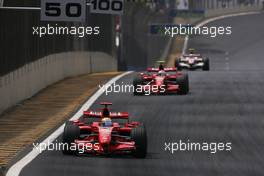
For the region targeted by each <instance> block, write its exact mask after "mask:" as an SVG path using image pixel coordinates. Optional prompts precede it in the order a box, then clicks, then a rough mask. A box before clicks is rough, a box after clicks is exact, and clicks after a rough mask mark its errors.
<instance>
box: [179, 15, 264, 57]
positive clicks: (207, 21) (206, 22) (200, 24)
mask: <svg viewBox="0 0 264 176" xmlns="http://www.w3.org/2000/svg"><path fill="white" fill-rule="evenodd" d="M259 13H261V12H243V13H237V14H229V15H222V16H218V17H214V18H209V19H207V20H205V21H202V22H200V23H199V24H197V25H196V27H202V26H204V25H206V24H208V23H210V22H213V21H216V20H221V19H224V18H229V17H236V16H242V15H253V14H259ZM188 41H189V36H188V35H187V36H186V37H185V40H184V44H183V49H182V55H183V54H185V53H186V50H187V47H188Z"/></svg>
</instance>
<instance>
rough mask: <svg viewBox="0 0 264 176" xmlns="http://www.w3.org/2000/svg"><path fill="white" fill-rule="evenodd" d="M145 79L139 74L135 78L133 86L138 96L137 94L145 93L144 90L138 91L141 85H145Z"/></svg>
mask: <svg viewBox="0 0 264 176" xmlns="http://www.w3.org/2000/svg"><path fill="white" fill-rule="evenodd" d="M143 82H144V81H143V79H142V77H141V76H140V75H137V76H136V77H135V78H134V80H133V86H134V95H135V96H137V95H142V94H144V92H143V91H142V92H139V91H137V89H138V88H139V87H140V86H143Z"/></svg>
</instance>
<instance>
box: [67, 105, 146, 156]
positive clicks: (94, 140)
mask: <svg viewBox="0 0 264 176" xmlns="http://www.w3.org/2000/svg"><path fill="white" fill-rule="evenodd" d="M101 105H104V106H105V107H104V108H103V110H102V112H94V111H90V110H88V111H84V113H83V117H82V118H80V120H75V121H68V122H67V123H66V125H65V128H64V133H63V144H66V146H68V147H64V148H63V153H64V154H96V155H109V154H133V155H134V156H135V157H137V158H144V157H146V154H147V133H146V129H145V126H144V125H143V124H142V123H139V122H130V120H129V115H128V113H127V112H109V109H108V106H109V105H112V103H108V102H103V103H101ZM118 121H119V122H118ZM120 121H123V122H124V123H121V122H120Z"/></svg>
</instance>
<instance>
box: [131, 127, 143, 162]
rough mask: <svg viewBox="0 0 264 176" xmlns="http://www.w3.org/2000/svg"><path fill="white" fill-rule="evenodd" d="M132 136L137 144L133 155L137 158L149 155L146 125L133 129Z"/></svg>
mask: <svg viewBox="0 0 264 176" xmlns="http://www.w3.org/2000/svg"><path fill="white" fill-rule="evenodd" d="M131 138H132V139H133V140H134V141H135V145H136V150H135V151H134V153H133V155H134V156H135V157H136V158H145V157H146V155H147V131H146V128H145V126H144V125H143V126H139V127H137V128H134V129H132V131H131Z"/></svg>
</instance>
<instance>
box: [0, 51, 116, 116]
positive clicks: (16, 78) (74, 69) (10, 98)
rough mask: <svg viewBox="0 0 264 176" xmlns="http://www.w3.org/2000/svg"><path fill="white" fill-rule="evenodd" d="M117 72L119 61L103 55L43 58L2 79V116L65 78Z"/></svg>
mask: <svg viewBox="0 0 264 176" xmlns="http://www.w3.org/2000/svg"><path fill="white" fill-rule="evenodd" d="M116 70H117V60H116V59H115V58H113V57H111V56H110V55H108V54H105V53H102V52H65V53H59V54H53V55H49V56H46V57H43V58H41V59H39V60H37V61H35V62H32V63H29V64H26V65H24V66H23V67H21V68H19V69H17V70H15V71H13V72H10V73H8V74H6V75H4V76H2V77H0V97H1V101H0V114H1V113H2V112H3V111H5V110H6V109H8V108H10V107H12V106H14V105H16V104H17V103H19V102H21V101H23V100H25V99H28V98H30V97H32V96H33V95H34V94H36V93H37V92H39V91H40V90H42V89H43V88H45V87H47V86H48V85H51V84H53V83H55V82H57V81H60V80H62V79H64V78H66V77H71V76H77V75H82V74H86V73H94V72H108V71H116Z"/></svg>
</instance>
